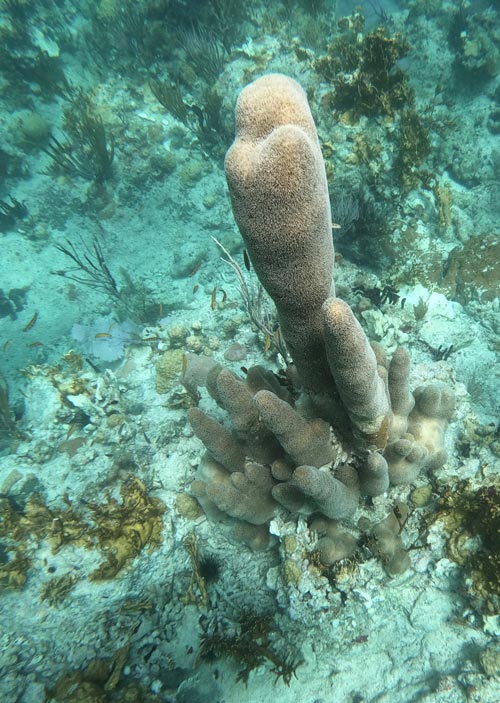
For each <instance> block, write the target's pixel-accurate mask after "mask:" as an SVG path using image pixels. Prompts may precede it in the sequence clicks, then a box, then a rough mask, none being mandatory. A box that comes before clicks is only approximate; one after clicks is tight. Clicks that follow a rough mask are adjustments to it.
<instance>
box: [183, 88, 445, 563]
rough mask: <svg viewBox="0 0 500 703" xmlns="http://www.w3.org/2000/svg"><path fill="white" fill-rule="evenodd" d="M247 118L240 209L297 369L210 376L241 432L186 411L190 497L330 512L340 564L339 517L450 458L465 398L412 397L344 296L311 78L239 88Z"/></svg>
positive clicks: (248, 509) (405, 358)
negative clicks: (196, 447)
mask: <svg viewBox="0 0 500 703" xmlns="http://www.w3.org/2000/svg"><path fill="white" fill-rule="evenodd" d="M236 125H237V127H236V138H235V141H234V143H233V145H232V146H231V148H230V149H229V151H228V153H227V155H226V162H225V167H226V176H227V181H228V185H229V191H230V195H231V202H232V208H233V213H234V217H235V219H236V222H237V224H238V227H239V229H240V232H241V234H242V236H243V239H244V240H245V244H246V247H247V251H248V254H249V256H250V258H251V260H252V263H253V266H254V269H255V271H256V273H257V276H258V278H259V280H260V281H261V283H262V285H263V286H264V288H265V289H266V290H267V292H268V293H269V295H270V296H271V297H272V299H273V300H274V303H275V305H276V308H277V312H278V316H279V322H280V325H281V330H282V334H283V337H284V339H285V341H286V345H287V348H288V350H289V352H290V354H291V356H292V358H293V362H294V363H293V366H290V367H289V368H288V370H287V375H288V383H287V385H286V386H284V385H282V384H280V383H279V381H278V380H277V377H276V376H275V375H274V374H273V373H271V372H270V371H266V370H265V369H263V368H262V367H260V366H257V367H253V368H250V369H249V370H248V372H247V374H246V378H245V379H244V380H243V379H241V378H238V377H237V376H236V375H235V374H234V373H232V372H231V371H229V370H227V369H224V368H223V367H221V366H219V365H216V366H214V367H213V368H212V369H211V370H210V371H209V372H208V375H207V378H206V387H207V389H208V392H209V393H210V395H211V396H212V397H213V398H214V399H215V400H216V401H217V403H218V404H219V405H220V406H222V407H223V408H224V409H225V410H226V411H227V413H228V415H229V418H230V423H231V427H230V428H228V427H226V426H224V425H222V424H221V423H219V422H218V421H217V420H215V419H213V418H211V417H210V416H208V415H207V414H206V413H205V412H204V411H203V410H201V409H200V408H192V409H191V410H190V411H189V419H190V422H191V425H192V428H193V431H194V433H195V435H196V436H197V437H198V438H199V439H200V440H201V441H202V442H203V444H204V445H205V447H206V449H207V453H206V455H205V457H204V458H203V460H202V462H201V463H200V465H199V468H198V471H197V476H196V478H195V481H194V482H193V485H192V491H193V493H194V495H195V496H196V497H197V498H198V500H199V502H200V503H201V505H202V506H203V507H204V509H205V510H206V512H207V513H210V511H212V512H213V511H214V510H215V511H222V513H225V514H226V515H229V516H231V517H233V518H237V519H239V520H240V521H243V523H249V524H250V525H254V526H259V525H260V526H264V525H265V524H266V523H268V522H269V521H270V520H271V519H272V518H273V516H274V515H275V514H276V513H277V512H278V511H280V510H283V509H286V510H288V511H290V512H291V513H295V514H297V513H302V514H306V515H310V514H313V513H314V514H319V516H321V518H320V519H318V520H316V521H315V525H316V527H314V529H317V531H318V533H319V534H320V535H321V539H320V545H319V547H320V557H321V559H322V561H323V563H324V564H326V565H329V564H331V563H332V562H333V561H334V560H335V559H338V558H342V557H344V556H347V554H346V549H345V543H342V544H339V541H341V542H342V539H343V538H342V536H341V534H340V533H339V530H338V529H337V528H336V523H337V522H338V521H340V520H345V519H348V518H350V517H351V516H352V515H353V514H354V513H355V511H356V509H357V506H358V502H359V498H360V495H365V496H376V495H379V494H381V493H384V492H385V491H386V490H387V489H388V487H389V484H394V485H398V484H408V483H411V482H413V481H414V480H415V479H416V477H417V475H418V473H419V472H420V471H421V470H424V469H430V468H437V467H439V466H441V465H442V464H443V463H444V461H445V460H446V454H445V450H444V443H443V438H444V432H445V429H446V426H447V424H448V421H449V420H450V418H451V416H452V413H453V409H454V399H453V395H452V392H451V391H450V390H449V389H448V388H447V387H445V386H444V385H441V384H432V385H428V386H423V387H420V388H417V389H416V390H415V391H414V393H411V392H410V390H409V369H410V358H409V354H408V352H407V351H406V350H405V349H403V348H399V349H397V351H396V352H395V353H394V355H393V357H392V359H391V360H390V362H389V361H388V360H387V359H386V357H385V355H384V353H383V351H382V350H381V349H380V348H376V349H374V348H373V347H372V346H371V345H370V343H369V341H368V339H367V337H366V336H365V333H364V332H363V329H362V328H361V326H360V324H359V323H358V321H357V320H356V318H355V317H354V314H353V313H352V311H351V309H350V307H349V306H348V305H347V303H345V302H344V301H343V300H341V299H340V298H337V297H335V290H334V285H333V283H332V280H333V261H334V251H333V243H332V222H331V214H330V206H329V200H328V188H327V181H326V174H325V168H324V164H323V159H322V156H321V151H320V147H319V143H318V137H317V134H316V128H315V125H314V121H313V118H312V115H311V112H310V110H309V106H308V103H307V98H306V95H305V93H304V91H303V90H302V88H301V87H300V85H298V84H297V83H296V82H295V81H293V80H291V79H290V78H288V77H286V76H283V75H279V74H275V75H267V76H264V77H262V78H260V79H258V80H256V81H255V82H254V83H252V84H250V85H249V86H247V87H246V88H245V89H244V90H243V91H242V93H241V94H240V96H239V99H238V102H237V106H236ZM186 373H189V369H187V370H186ZM219 514H220V512H219ZM396 532H397V531H396ZM392 539H393V541H395V540H396V537H395V536H393V537H392ZM344 542H345V540H344ZM395 548H398V546H397V545H396V547H395ZM381 551H383V550H382V547H381ZM389 551H390V550H389ZM339 555H340V556H339ZM387 558H388V559H390V555H388V557H387ZM406 566H407V561H405V560H404V559H403V560H402V561H401V560H400V561H399V562H398V564H395V565H394V566H393V568H392V571H393V573H396V572H397V571H398V570H403V569H404V568H406ZM388 570H389V571H391V568H389V569H388Z"/></svg>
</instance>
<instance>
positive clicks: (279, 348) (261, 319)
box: [212, 237, 290, 363]
mask: <svg viewBox="0 0 500 703" xmlns="http://www.w3.org/2000/svg"><path fill="white" fill-rule="evenodd" d="M212 239H213V240H214V242H215V243H216V244H217V246H218V247H219V248H220V249H221V250H222V252H223V253H224V255H225V257H226V258H223V259H222V260H223V261H225V263H226V264H228V265H229V266H230V267H231V268H232V269H233V271H234V273H235V274H236V278H237V280H238V284H239V288H240V294H241V297H242V300H243V305H244V308H245V311H246V313H247V315H248V317H249V319H250V322H251V323H252V324H253V325H254V326H255V327H256V328H257V329H258V331H259V332H261V333H262V335H263V337H264V339H265V351H268V350H269V349H272V350H273V351H274V352H276V353H278V354H280V355H281V356H282V357H283V360H284V361H285V363H288V361H289V358H290V357H289V354H288V351H287V348H286V345H285V340H284V339H283V337H282V335H281V334H280V328H279V323H278V321H277V319H276V317H275V316H274V315H273V314H272V313H271V312H270V310H269V306H268V305H267V302H268V300H267V295H266V293H265V291H264V288H263V287H262V284H261V283H260V282H258V283H257V285H256V284H255V281H254V279H253V278H252V277H250V276H245V274H244V273H243V270H242V268H241V266H240V265H239V264H238V262H237V261H236V259H235V258H234V257H233V256H231V254H230V253H229V252H228V250H227V249H226V247H225V246H224V245H223V244H221V242H219V240H218V239H216V238H215V237H212ZM247 279H248V280H247Z"/></svg>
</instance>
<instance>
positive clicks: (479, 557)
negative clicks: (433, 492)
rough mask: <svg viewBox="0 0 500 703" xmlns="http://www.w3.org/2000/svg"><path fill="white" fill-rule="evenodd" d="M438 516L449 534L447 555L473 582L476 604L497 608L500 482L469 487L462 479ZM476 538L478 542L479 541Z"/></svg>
mask: <svg viewBox="0 0 500 703" xmlns="http://www.w3.org/2000/svg"><path fill="white" fill-rule="evenodd" d="M437 518H438V519H440V520H442V521H443V522H444V525H445V528H446V529H447V531H448V532H449V533H450V538H449V540H448V554H449V556H450V558H451V559H453V560H454V561H456V562H457V563H459V564H460V565H461V566H463V567H464V569H465V571H466V572H467V573H468V575H469V576H470V578H471V579H472V582H473V589H474V593H475V595H477V596H478V597H479V599H480V605H479V607H480V608H481V609H482V610H483V611H484V612H487V613H488V612H492V613H498V612H499V608H500V482H499V481H497V482H495V483H491V484H489V485H486V486H481V487H480V488H472V487H471V485H470V482H469V481H462V482H460V483H459V484H458V485H457V486H454V487H453V490H452V489H449V490H447V491H446V492H445V494H444V495H443V497H442V498H441V500H440V504H439V512H438V515H437ZM478 540H479V543H478Z"/></svg>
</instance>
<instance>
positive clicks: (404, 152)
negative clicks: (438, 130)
mask: <svg viewBox="0 0 500 703" xmlns="http://www.w3.org/2000/svg"><path fill="white" fill-rule="evenodd" d="M430 150H431V140H430V133H429V129H428V128H427V127H426V126H425V125H424V123H423V121H422V119H421V118H420V116H419V114H418V113H417V111H416V110H413V109H407V110H403V112H402V113H401V118H400V121H399V131H398V153H397V157H396V161H395V164H394V168H395V170H396V173H397V175H398V178H399V180H400V181H401V184H402V186H403V187H404V188H405V189H406V190H410V189H411V188H413V187H415V186H416V185H418V184H419V183H420V182H422V180H424V181H426V180H429V177H430V176H429V173H428V172H423V171H420V170H419V167H420V166H421V165H422V164H423V162H424V160H425V158H426V157H427V156H428V155H429V153H430Z"/></svg>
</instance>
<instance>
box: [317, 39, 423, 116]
mask: <svg viewBox="0 0 500 703" xmlns="http://www.w3.org/2000/svg"><path fill="white" fill-rule="evenodd" d="M409 49H410V45H409V44H408V42H407V41H406V39H405V38H404V37H403V36H402V35H401V34H399V33H396V34H394V35H393V36H389V35H388V33H387V30H386V28H385V27H378V28H377V29H375V30H374V31H373V32H370V33H369V34H366V35H365V36H364V37H363V38H362V40H361V41H360V40H359V33H358V32H357V31H355V30H354V29H353V28H351V27H349V29H348V31H347V33H345V34H343V35H340V36H339V37H338V38H337V39H335V41H334V42H332V44H330V45H329V47H328V54H327V56H324V57H321V58H320V59H318V60H317V61H315V62H314V68H315V69H316V71H317V72H318V73H320V74H321V75H322V76H323V77H324V78H326V79H327V80H328V81H330V82H331V83H333V85H334V87H335V95H334V98H333V103H334V105H335V107H336V108H337V109H338V110H343V111H347V112H350V113H351V114H352V117H353V118H354V119H357V118H359V117H360V116H361V115H387V116H390V117H394V116H395V114H396V113H397V112H398V111H399V110H401V109H402V108H404V107H408V106H413V104H414V91H413V88H411V87H410V85H409V82H408V77H407V74H406V72H405V71H403V70H402V69H400V68H397V67H396V63H397V61H398V60H399V59H401V58H403V56H406V54H407V53H408V51H409Z"/></svg>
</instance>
